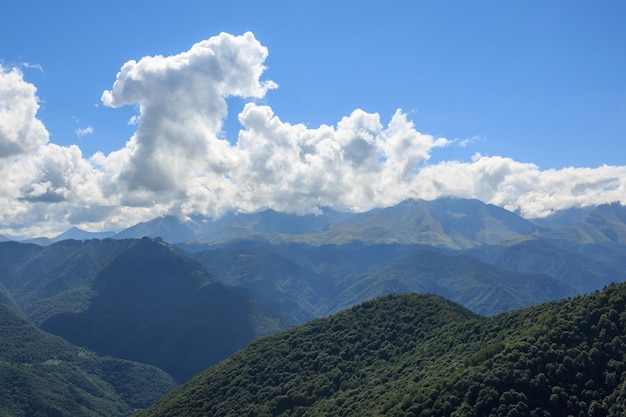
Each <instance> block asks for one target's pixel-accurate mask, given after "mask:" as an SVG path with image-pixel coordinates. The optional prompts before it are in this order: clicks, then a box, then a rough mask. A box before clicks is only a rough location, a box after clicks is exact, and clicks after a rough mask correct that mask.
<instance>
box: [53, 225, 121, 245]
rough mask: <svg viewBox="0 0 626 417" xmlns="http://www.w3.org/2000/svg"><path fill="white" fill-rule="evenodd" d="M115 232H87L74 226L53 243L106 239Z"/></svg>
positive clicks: (57, 237) (54, 239) (55, 238)
mask: <svg viewBox="0 0 626 417" xmlns="http://www.w3.org/2000/svg"><path fill="white" fill-rule="evenodd" d="M114 234H115V233H114V232H88V231H86V230H82V229H79V228H78V227H76V226H74V227H72V228H70V229H68V230H66V231H65V232H63V233H61V234H60V235H58V236H56V237H54V238H53V239H52V242H59V241H61V240H67V239H75V240H87V239H106V238H107V237H111V236H113V235H114Z"/></svg>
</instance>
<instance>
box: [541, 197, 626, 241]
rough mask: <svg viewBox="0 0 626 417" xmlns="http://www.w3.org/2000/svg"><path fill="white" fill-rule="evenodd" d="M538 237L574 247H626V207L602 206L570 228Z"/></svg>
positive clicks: (544, 232)
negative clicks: (596, 245) (614, 245)
mask: <svg viewBox="0 0 626 417" xmlns="http://www.w3.org/2000/svg"><path fill="white" fill-rule="evenodd" d="M538 235H539V236H540V237H542V238H544V239H547V240H549V241H551V242H552V241H556V242H563V243H564V244H566V243H570V244H572V245H586V244H601V243H613V244H618V245H626V206H622V205H621V204H619V203H613V204H602V205H600V206H598V207H596V208H595V209H593V210H591V211H590V212H589V213H588V214H587V215H586V216H585V217H583V218H582V219H581V220H579V221H578V222H576V223H574V224H572V225H570V226H566V227H562V228H558V229H554V230H545V231H542V232H539V233H538Z"/></svg>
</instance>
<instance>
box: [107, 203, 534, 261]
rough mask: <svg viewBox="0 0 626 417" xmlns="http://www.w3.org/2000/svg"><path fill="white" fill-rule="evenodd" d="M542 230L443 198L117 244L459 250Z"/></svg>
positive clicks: (204, 226)
mask: <svg viewBox="0 0 626 417" xmlns="http://www.w3.org/2000/svg"><path fill="white" fill-rule="evenodd" d="M538 229H540V227H539V226H537V225H536V224H534V223H532V222H530V221H528V220H525V219H523V218H522V217H520V216H518V215H516V214H514V213H512V212H509V211H507V210H505V209H503V208H500V207H497V206H494V205H491V204H485V203H482V202H480V201H479V200H468V199H456V198H442V199H438V200H432V201H426V200H406V201H403V202H401V203H399V204H398V205H396V206H393V207H388V208H384V209H375V210H372V211H369V212H366V213H340V212H336V211H333V210H330V209H324V210H323V211H322V213H320V214H318V215H312V214H310V215H302V216H300V215H295V214H286V213H279V212H276V211H274V210H264V211H261V212H257V213H239V214H227V215H225V216H223V217H221V218H219V219H216V220H210V219H203V218H194V219H191V220H189V221H187V222H181V221H180V220H178V219H176V218H175V217H171V216H164V217H159V218H157V219H154V220H152V221H149V222H146V223H140V224H138V225H136V226H133V227H131V228H129V229H126V230H124V231H122V232H120V233H118V234H117V235H115V238H140V237H143V236H150V237H157V236H159V237H162V238H163V239H164V240H165V241H167V242H170V243H181V242H185V243H186V245H185V247H186V248H187V249H189V250H194V247H195V248H199V249H198V250H200V249H201V248H202V246H203V245H205V244H211V245H217V244H225V243H226V244H228V243H232V242H234V241H237V242H249V243H250V242H252V243H254V242H257V243H259V242H260V243H270V244H276V243H303V244H310V245H324V244H335V245H341V244H345V243H350V242H367V243H369V244H380V243H385V244H389V243H401V244H423V245H431V246H438V247H447V248H455V249H459V248H467V247H472V246H475V245H480V244H485V243H489V244H491V243H498V242H501V241H506V240H511V239H515V238H519V237H520V236H527V235H529V234H530V233H532V232H534V231H536V230H538Z"/></svg>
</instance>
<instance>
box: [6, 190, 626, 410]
mask: <svg viewBox="0 0 626 417" xmlns="http://www.w3.org/2000/svg"><path fill="white" fill-rule="evenodd" d="M565 219H567V221H566V220H565ZM549 224H555V225H557V227H548V225H549ZM36 242H37V243H33V242H31V243H28V242H15V241H2V242H0V304H3V305H5V306H6V307H7V308H8V309H9V310H8V311H9V312H10V313H11V314H13V315H16V316H19V317H20V320H24V322H25V323H29V325H31V326H37V327H38V328H39V329H38V331H40V332H43V333H44V334H46V335H55V336H54V337H62V338H63V340H65V343H67V344H68V345H70V346H80V347H81V348H80V349H83V350H85V351H86V352H93V353H90V355H94V357H110V358H116V359H119V360H123V361H126V362H125V363H133V364H134V363H142V364H146V365H147V366H151V367H154V369H158V370H159V372H163V375H166V376H167V378H170V381H175V382H172V383H177V384H181V383H183V382H185V381H187V380H189V379H190V378H191V377H192V376H193V375H195V374H197V373H199V372H202V371H203V370H205V369H207V368H208V367H211V366H213V365H216V364H218V363H221V361H223V360H225V359H226V358H228V357H230V355H232V354H234V353H235V352H237V351H238V350H240V349H244V348H246V346H247V345H248V344H250V343H251V342H252V341H254V340H256V339H258V338H259V337H263V336H265V335H269V334H273V333H276V332H281V331H285V330H287V329H290V328H292V327H294V326H297V325H302V324H304V323H308V322H311V321H312V323H315V320H318V319H319V318H325V317H329V316H331V315H332V317H334V315H335V314H338V313H339V314H343V313H341V312H342V311H346V309H349V308H351V307H353V306H357V305H361V304H362V303H363V302H366V301H368V300H372V299H376V298H380V297H385V296H387V295H390V294H409V293H411V294H413V293H428V294H434V295H437V296H440V297H445V298H446V299H447V300H450V301H451V302H454V303H457V304H458V305H459V306H463V307H454V311H461V310H459V309H462V308H465V309H468V311H471V314H469V313H465V312H464V313H463V315H467V314H469V315H468V317H470V316H471V317H479V316H477V314H478V315H480V316H481V317H494V318H495V317H501V314H502V313H505V312H509V311H513V310H515V311H518V310H519V309H523V308H527V307H529V306H535V305H538V304H541V303H545V302H549V301H553V300H562V299H573V298H574V299H575V298H577V297H579V296H580V295H583V294H589V293H592V292H594V291H597V290H599V289H602V288H604V287H605V286H607V285H610V284H611V283H614V282H622V281H626V250H625V249H626V207H624V206H621V205H620V204H617V203H616V204H610V205H601V206H598V207H595V208H589V209H585V210H579V211H575V212H571V213H568V214H567V215H562V216H560V217H559V216H556V217H554V219H553V220H549V219H547V220H546V219H544V221H543V222H542V224H541V225H539V224H537V222H533V221H530V220H527V219H523V218H521V217H519V216H518V215H516V214H514V213H512V212H509V211H507V210H504V209H502V208H499V207H496V206H493V205H488V204H484V203H482V202H480V201H477V200H464V199H441V200H435V201H424V200H407V201H404V202H402V203H400V204H398V205H396V206H393V207H388V208H384V209H376V210H372V211H369V212H366V213H359V214H348V213H338V212H334V211H332V210H328V209H325V210H323V211H322V213H321V214H319V215H307V216H296V215H290V214H283V213H278V212H275V211H272V210H266V211H262V212H259V213H252V214H238V215H234V214H231V215H227V216H225V217H223V218H221V219H218V220H208V219H203V218H192V219H189V220H188V221H181V220H179V219H176V218H175V217H168V216H165V217H160V218H158V219H154V220H152V221H150V222H146V223H141V224H138V225H136V226H133V227H131V228H129V229H126V230H125V231H122V232H120V233H117V234H108V233H105V234H93V233H88V232H83V231H81V230H80V229H76V228H74V229H70V230H69V231H68V232H66V233H64V234H62V235H60V236H58V237H57V238H54V239H50V240H45V239H44V240H37V241H36ZM455 305H456V304H455ZM442 308H443V307H442ZM463 311H464V310H463ZM512 317H513V316H512ZM481 320H482V319H481ZM516 320H517V319H516ZM50 337H52V336H50ZM489 343H491V342H489ZM437 349H439V348H437ZM0 360H1V359H0ZM46 360H47V359H46ZM44 362H45V360H44ZM37 363H39V362H37ZM37 366H39V365H37ZM31 377H32V378H38V377H36V376H33V375H30V374H29V376H28V378H31ZM3 384H4V385H3ZM11 386H12V385H11V382H10V380H9V379H5V380H4V382H2V380H0V390H1V389H4V388H6V389H11ZM170 386H171V385H170ZM155 392H156V391H155ZM158 392H161V393H162V391H158ZM102 395H104V394H102ZM55 398H56V397H55ZM125 404H126V405H124V406H123V407H126V406H128V403H125ZM120 407H122V406H120ZM134 407H136V408H141V407H138V406H136V405H135V406H134ZM264 407H265V406H264ZM18 408H19V407H18ZM279 408H280V407H279ZM392 408H393V407H392ZM124 409H125V410H127V409H128V408H124ZM263 409H264V408H263ZM270 409H272V408H271V407H270ZM259 413H260V414H263V413H261V412H260V411H259ZM278 414H280V413H278ZM331 414H332V413H331ZM61 415H68V414H63V413H62V414H61ZM104 415H111V414H106V413H105V414H104ZM207 415H208V414H207ZM286 415H287V414H286Z"/></svg>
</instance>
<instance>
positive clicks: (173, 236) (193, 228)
mask: <svg viewBox="0 0 626 417" xmlns="http://www.w3.org/2000/svg"><path fill="white" fill-rule="evenodd" d="M198 229H199V226H198V225H197V224H196V223H195V222H194V221H188V222H183V221H181V220H179V219H178V218H176V217H174V216H161V217H157V218H156V219H153V220H150V221H148V222H143V223H139V224H136V225H134V226H131V227H129V228H127V229H124V230H122V231H121V232H119V233H116V234H115V235H114V236H112V237H113V238H114V239H141V238H142V237H159V238H161V239H163V240H165V241H166V242H170V243H177V242H184V241H186V240H192V239H194V238H195V236H196V234H197V233H198Z"/></svg>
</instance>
